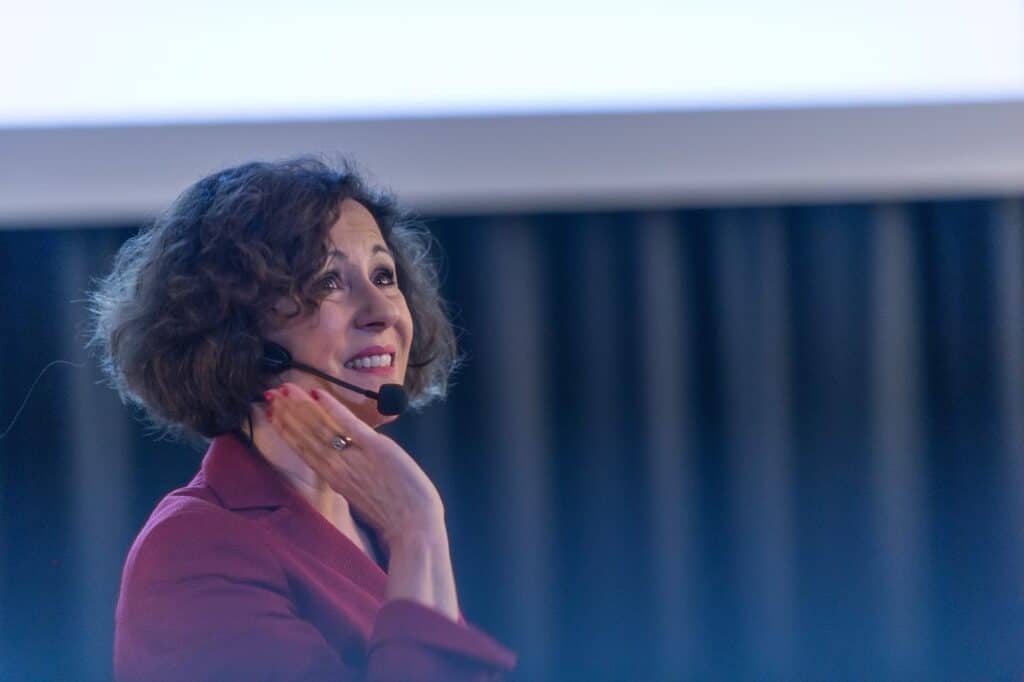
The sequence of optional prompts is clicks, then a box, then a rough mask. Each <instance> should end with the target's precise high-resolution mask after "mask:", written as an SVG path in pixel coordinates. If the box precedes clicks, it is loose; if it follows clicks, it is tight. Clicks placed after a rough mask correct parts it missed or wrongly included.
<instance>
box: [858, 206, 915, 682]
mask: <svg viewBox="0 0 1024 682" xmlns="http://www.w3.org/2000/svg"><path fill="white" fill-rule="evenodd" d="M870 233H871V252H870V254H869V256H870V258H871V259H872V270H871V272H872V278H871V282H870V287H871V291H872V300H871V320H870V329H871V330H872V338H871V344H872V345H871V348H870V353H871V358H872V362H871V374H870V377H869V378H870V380H871V384H872V385H871V410H872V414H871V419H872V423H873V428H872V432H871V434H870V435H871V438H872V440H871V448H870V450H869V452H870V456H871V461H872V468H873V472H872V475H873V480H872V488H873V489H874V494H873V495H872V499H871V504H872V509H871V511H872V513H873V519H872V523H873V528H874V530H873V534H874V537H875V543H874V547H873V555H874V557H875V566H874V567H873V570H874V571H875V572H877V573H878V575H879V580H880V586H879V611H880V616H881V621H882V630H881V637H882V647H883V648H884V654H883V655H884V656H885V658H886V659H887V660H888V662H889V664H890V665H892V667H893V670H894V671H896V672H899V673H903V674H908V673H912V672H914V671H915V670H920V667H921V665H922V664H923V663H924V662H925V660H926V658H925V655H926V651H925V649H924V645H925V642H926V641H927V635H926V633H925V631H924V630H925V624H926V622H927V614H926V613H925V612H924V607H925V603H926V599H927V577H928V566H929V564H930V554H929V544H930V543H929V532H928V531H929V529H928V527H927V524H926V521H927V506H926V505H927V500H926V492H927V488H926V481H927V475H926V471H925V468H924V465H925V461H924V459H925V455H926V452H925V448H924V441H923V437H924V434H923V433H922V429H921V419H922V416H923V412H922V410H923V407H924V405H923V401H924V396H923V390H924V386H923V377H922V370H923V367H922V361H921V357H920V353H919V347H920V341H919V338H918V333H919V329H920V323H921V320H920V314H919V312H918V311H919V310H920V308H921V298H920V296H919V295H918V292H917V289H918V286H919V278H918V273H917V258H916V256H917V254H916V250H915V241H914V233H913V230H912V224H911V215H910V212H909V211H908V210H907V208H906V207H901V206H882V207H879V208H878V209H877V210H876V214H875V216H874V224H873V225H872V226H871V228H870Z"/></svg>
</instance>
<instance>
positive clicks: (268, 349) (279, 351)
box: [260, 341, 292, 374]
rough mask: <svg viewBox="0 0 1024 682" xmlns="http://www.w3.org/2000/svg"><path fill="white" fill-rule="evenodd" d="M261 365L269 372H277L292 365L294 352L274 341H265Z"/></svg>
mask: <svg viewBox="0 0 1024 682" xmlns="http://www.w3.org/2000/svg"><path fill="white" fill-rule="evenodd" d="M260 365H261V366H262V367H263V369H265V370H266V371H268V372H272V373H274V374H277V373H278V372H283V371H285V370H286V369H288V368H289V367H291V366H292V354H291V353H289V352H288V349H287V348H285V347H284V346H282V345H281V344H279V343H274V342H273V341H264V342H263V357H262V358H260Z"/></svg>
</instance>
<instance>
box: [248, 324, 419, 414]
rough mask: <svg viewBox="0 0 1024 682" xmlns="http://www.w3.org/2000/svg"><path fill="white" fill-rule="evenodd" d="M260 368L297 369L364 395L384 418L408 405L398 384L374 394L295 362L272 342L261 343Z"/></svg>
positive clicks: (281, 347) (286, 351)
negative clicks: (372, 401)
mask: <svg viewBox="0 0 1024 682" xmlns="http://www.w3.org/2000/svg"><path fill="white" fill-rule="evenodd" d="M260 367H262V368H263V369H264V371H266V372H268V373H270V374H278V373H280V372H283V371H285V370H286V369H297V370H299V371H302V372H307V373H309V374H312V375H314V376H318V377H320V378H321V379H325V380H327V381H330V382H331V383H332V384H337V385H338V386H341V387H342V388H347V389H349V390H350V391H355V392H356V393H358V394H360V395H365V396H366V397H367V398H373V399H374V400H376V401H377V411H378V412H380V413H381V414H383V415H385V416H392V415H396V414H402V412H404V411H405V408H406V407H407V406H408V405H409V394H408V393H406V392H405V388H403V387H402V386H401V385H400V384H383V385H382V386H381V387H380V393H375V392H374V391H371V390H369V389H366V388H363V387H361V386H356V385H355V384H350V383H348V382H347V381H342V380H341V379H339V378H338V377H333V376H331V375H330V374H327V373H326V372H322V371H320V370H318V369H317V368H315V367H310V366H309V365H305V364H303V363H301V362H295V360H293V359H292V354H291V353H289V352H288V349H287V348H285V347H284V346H282V345H281V344H279V343H274V342H273V341H264V342H263V357H261V358H260Z"/></svg>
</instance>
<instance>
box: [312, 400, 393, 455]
mask: <svg viewBox="0 0 1024 682" xmlns="http://www.w3.org/2000/svg"><path fill="white" fill-rule="evenodd" d="M307 395H309V397H310V399H311V400H314V401H316V403H317V404H318V405H320V406H321V407H323V408H324V410H326V411H327V414H329V415H331V417H333V418H334V419H335V420H336V421H337V422H338V424H340V425H341V426H342V427H343V428H344V429H345V433H346V434H348V435H350V436H351V437H352V438H353V439H355V438H357V437H359V438H363V439H367V440H369V441H370V442H372V441H373V439H374V437H377V436H380V434H379V433H377V432H376V431H374V430H373V428H371V427H370V425H369V424H367V423H366V422H364V421H363V420H362V419H360V418H359V417H357V416H356V415H355V413H354V412H352V410H350V409H349V408H348V406H346V405H345V404H344V403H343V402H341V401H340V400H338V399H337V398H335V397H334V394H333V393H331V392H330V391H326V390H323V389H313V390H311V391H310V392H309V393H308V394H307Z"/></svg>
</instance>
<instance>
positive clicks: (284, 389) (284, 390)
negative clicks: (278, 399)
mask: <svg viewBox="0 0 1024 682" xmlns="http://www.w3.org/2000/svg"><path fill="white" fill-rule="evenodd" d="M281 395H288V387H287V386H282V387H281Z"/></svg>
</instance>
